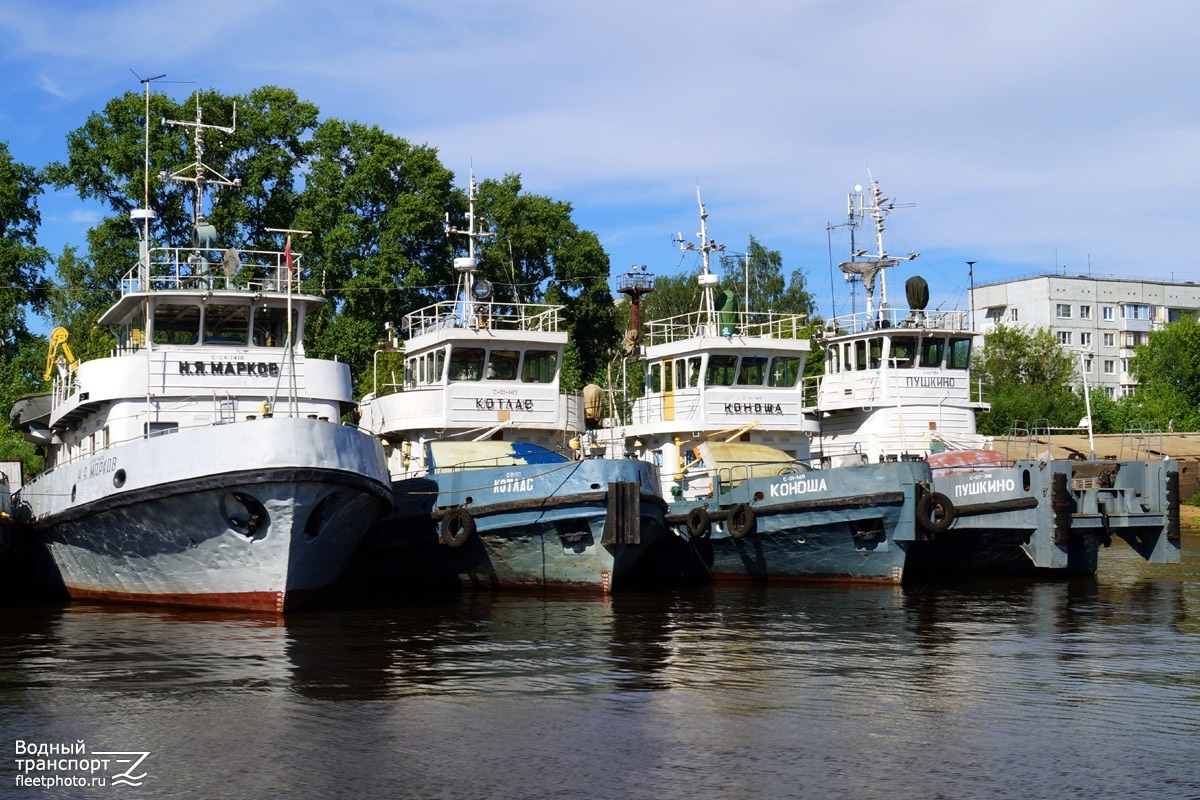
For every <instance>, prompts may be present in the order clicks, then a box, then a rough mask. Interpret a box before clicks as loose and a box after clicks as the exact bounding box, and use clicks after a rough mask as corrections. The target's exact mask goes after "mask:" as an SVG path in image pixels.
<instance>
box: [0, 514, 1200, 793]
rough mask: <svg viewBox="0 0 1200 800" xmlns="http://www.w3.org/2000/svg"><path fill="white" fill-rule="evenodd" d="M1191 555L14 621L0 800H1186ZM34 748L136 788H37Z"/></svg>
mask: <svg viewBox="0 0 1200 800" xmlns="http://www.w3.org/2000/svg"><path fill="white" fill-rule="evenodd" d="M1184 548H1185V553H1184V559H1185V561H1184V564H1183V565H1180V566H1152V565H1146V564H1144V563H1143V562H1142V561H1141V560H1140V559H1138V558H1137V557H1136V556H1135V555H1134V554H1133V553H1132V552H1131V551H1129V550H1128V549H1125V548H1124V547H1123V546H1121V547H1120V549H1118V546H1117V545H1114V547H1113V548H1112V549H1111V550H1108V551H1105V552H1104V553H1102V561H1101V568H1100V576H1099V578H1098V579H1096V580H1094V581H1093V580H1089V581H1074V582H1070V583H1054V582H1050V583H1047V582H1033V583H1030V582H985V583H971V584H960V585H952V586H934V587H920V588H904V589H900V588H892V587H878V588H877V587H872V588H861V587H859V588H847V587H812V588H788V589H783V588H779V589H711V590H704V591H695V592H690V593H683V594H664V595H636V596H617V597H615V598H612V599H607V600H606V599H601V598H598V597H594V596H590V595H572V596H549V597H543V596H541V595H528V594H517V595H490V594H486V595H464V596H462V597H459V598H454V599H450V600H445V601H441V602H437V603H429V604H426V605H423V606H421V607H417V606H408V607H403V608H396V609H386V610H369V611H363V610H354V611H325V612H312V613H300V614H297V615H295V616H289V617H288V618H287V619H286V620H284V621H282V622H281V621H276V620H271V619H264V618H261V617H253V616H239V615H214V614H204V613H185V612H167V611H158V610H140V609H137V608H112V607H110V608H103V607H99V606H90V605H80V604H76V605H71V606H67V607H54V608H38V609H0V796H3V797H198V798H221V797H281V798H282V797H289V798H290V797H297V798H299V797H381V798H383V797H386V798H527V797H528V798H558V797H563V798H567V797H572V798H573V797H587V798H594V797H602V798H625V797H631V798H687V799H688V800H696V799H698V798H743V797H747V798H748V797H772V798H778V797H810V798H825V797H848V798H889V800H891V799H894V798H897V797H900V798H905V797H907V798H933V797H946V798H961V797H1013V798H1063V797H1072V798H1073V797H1085V798H1089V799H1091V798H1109V797H1122V798H1124V797H1129V798H1133V797H1146V798H1151V797H1153V798H1198V797H1200V535H1197V534H1187V535H1185V538H1184ZM17 740H21V741H22V742H27V743H59V742H61V743H74V742H77V741H79V740H83V741H84V742H86V747H87V749H88V751H89V753H95V752H100V751H103V752H112V751H120V752H128V751H143V752H144V751H148V752H149V756H147V757H146V759H145V760H144V761H143V762H142V763H141V766H140V767H139V770H138V771H139V772H140V773H142V774H144V775H145V777H144V779H143V780H142V785H141V786H140V787H127V786H118V787H113V786H111V785H109V786H106V787H104V788H91V787H88V788H78V787H72V788H67V787H60V788H52V789H45V788H36V789H34V788H20V787H17V786H16V785H15V780H16V774H17V765H16V758H17V756H16V755H15V753H14V751H15V747H16V742H17ZM117 771H119V770H109V772H108V773H99V774H103V775H110V774H111V773H113V772H117ZM32 774H55V773H53V772H51V773H37V772H34V773H32ZM61 774H64V775H72V774H76V773H71V772H64V773H61Z"/></svg>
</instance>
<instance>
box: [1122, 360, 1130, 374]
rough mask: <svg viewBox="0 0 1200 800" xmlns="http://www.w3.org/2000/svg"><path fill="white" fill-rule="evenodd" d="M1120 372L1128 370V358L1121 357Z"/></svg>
mask: <svg viewBox="0 0 1200 800" xmlns="http://www.w3.org/2000/svg"><path fill="white" fill-rule="evenodd" d="M1121 372H1129V359H1128V358H1122V359H1121Z"/></svg>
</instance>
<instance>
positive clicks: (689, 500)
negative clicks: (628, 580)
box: [601, 191, 930, 582]
mask: <svg viewBox="0 0 1200 800" xmlns="http://www.w3.org/2000/svg"><path fill="white" fill-rule="evenodd" d="M697 200H698V201H699V200H700V198H699V191H697ZM707 225H708V214H707V212H706V211H705V208H704V204H703V202H700V232H699V234H698V237H699V241H700V243H699V245H698V246H697V245H694V244H689V243H685V242H683V241H682V237H681V241H680V244H681V246H683V249H684V250H690V251H695V252H698V253H699V254H700V256H701V269H700V273H699V276H698V282H699V286H700V307H699V309H698V310H697V311H694V312H690V313H687V314H683V315H680V316H676V317H670V318H667V319H662V320H654V321H651V322H649V323H648V324H647V325H646V329H647V335H646V337H645V347H644V352H643V353H642V358H643V360H644V362H645V368H646V386H645V392H644V394H643V395H642V396H640V397H637V398H636V399H635V400H634V401H633V403H632V407H631V409H630V411H629V413H628V415H627V416H626V417H625V418H624V419H621V420H618V421H615V423H614V424H612V425H611V426H610V427H609V428H608V429H606V430H604V431H602V432H601V440H602V441H607V442H609V443H610V446H611V447H614V448H618V447H619V448H622V449H624V450H625V452H626V453H627V454H628V455H629V456H631V457H634V458H637V459H640V460H642V461H646V462H649V463H653V464H655V465H656V466H658V467H659V469H660V470H661V474H662V490H663V495H664V497H666V498H668V499H669V500H670V503H671V506H670V515H669V516H668V521H669V522H671V523H673V524H675V525H677V526H679V527H680V528H681V529H682V530H684V531H686V534H687V535H688V536H689V537H690V538H691V541H692V544H693V545H694V547H695V550H696V552H697V554H698V555H699V556H700V558H701V560H702V561H703V562H704V563H705V564H706V565H707V566H708V568H709V571H710V573H711V575H712V578H713V580H715V581H720V582H737V581H754V582H762V581H770V582H788V581H810V580H820V579H828V580H865V581H885V582H899V581H900V580H901V579H902V578H903V573H904V564H905V557H906V551H907V548H908V547H909V545H910V544H911V543H913V542H914V541H915V540H916V539H917V537H918V535H919V533H920V531H919V530H918V528H917V524H916V523H917V511H916V509H917V504H918V501H919V500H920V498H921V497H922V496H923V494H924V492H925V486H926V485H927V484H928V482H929V480H930V472H929V467H928V466H927V465H926V464H924V463H919V462H911V461H905V462H902V463H900V462H898V463H884V464H871V465H856V466H852V467H844V468H830V469H821V470H816V469H811V468H810V466H809V465H808V461H809V455H810V454H809V448H810V444H811V442H812V440H813V437H814V435H815V434H816V433H817V430H818V429H817V424H816V421H815V420H813V419H811V418H809V417H807V416H806V415H805V414H804V410H803V397H802V394H801V380H802V377H803V374H804V362H805V358H806V356H807V354H808V351H809V347H810V344H809V340H808V338H807V337H806V334H805V329H806V323H805V320H804V319H803V317H802V315H799V314H780V313H764V312H750V311H747V310H743V309H739V308H738V306H739V302H738V298H737V297H736V295H734V294H733V292H731V291H729V290H726V291H723V292H720V293H718V292H717V285H718V283H719V279H718V276H717V275H716V274H714V273H713V272H712V270H711V268H710V263H709V261H710V256H711V254H712V253H713V252H718V251H720V250H723V249H724V248H723V247H722V246H720V245H717V244H716V243H715V242H714V241H713V240H711V239H709V236H708V227H707ZM618 288H619V290H620V291H622V292H624V293H625V294H628V295H630V297H631V299H632V301H633V310H634V313H633V315H632V317H633V319H632V323H631V324H632V328H633V339H634V344H635V345H636V346H637V347H638V349H641V338H640V337H641V325H640V310H639V305H638V301H639V299H640V297H641V296H642V295H644V294H645V293H646V292H648V291H650V290H651V288H652V287H651V285H650V283H649V280H648V276H646V275H644V274H643V273H639V272H636V271H635V272H632V273H630V275H628V276H626V278H625V281H624V282H623V283H622V284H621V285H619V287H618Z"/></svg>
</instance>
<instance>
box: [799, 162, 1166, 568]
mask: <svg viewBox="0 0 1200 800" xmlns="http://www.w3.org/2000/svg"><path fill="white" fill-rule="evenodd" d="M870 183H871V186H870V194H871V200H870V202H869V203H867V202H866V201H865V200H864V199H863V194H862V193H861V187H856V189H857V192H856V195H857V204H856V203H855V196H851V199H850V202H849V204H848V205H849V216H850V219H849V222H848V225H849V226H850V228H851V232H852V236H851V250H852V251H854V244H853V231H854V229H855V228H856V227H857V225H858V224H859V223H860V222H861V221H862V220H864V219H866V218H867V217H868V216H869V217H870V218H871V220H872V222H873V224H874V228H875V245H876V250H875V252H874V253H873V254H871V255H867V254H866V252H865V251H857V252H854V257H853V259H852V260H851V261H849V262H845V263H843V264H841V269H842V271H843V272H845V273H846V274H847V275H856V276H860V277H861V280H862V284H863V286H864V288H865V289H866V311H865V312H862V313H858V314H852V315H849V316H845V317H836V318H833V319H830V320H828V321H827V323H826V327H825V335H824V337H823V342H824V348H825V374H824V376H822V377H821V378H820V379H819V387H818V388H817V389H816V391H815V392H814V391H809V392H807V393H806V396H808V397H810V398H815V403H813V404H811V405H810V406H809V407H808V408H807V409H806V410H807V411H808V412H809V413H811V414H813V415H814V416H815V417H819V419H820V438H819V439H818V443H817V454H818V455H819V456H820V457H821V458H822V460H823V461H824V462H825V463H828V464H853V463H881V462H888V461H903V460H912V459H919V460H922V461H927V462H928V463H929V464H930V466H931V468H932V470H933V489H934V493H932V494H929V495H927V496H926V499H925V500H924V502H923V505H922V507H921V514H920V523H921V527H922V529H923V531H924V534H923V536H922V537H921V541H920V542H919V544H918V545H917V546H915V547H913V548H912V549H911V550H910V555H909V560H908V564H907V568H906V569H907V574H908V575H910V576H917V575H931V576H939V577H940V576H944V575H948V574H954V573H959V572H1036V571H1064V570H1065V571H1066V573H1069V574H1092V573H1094V572H1095V571H1096V554H1097V551H1098V548H1099V546H1100V544H1102V543H1106V542H1107V541H1108V539H1109V538H1110V536H1112V535H1116V536H1120V537H1122V538H1124V539H1125V540H1126V541H1128V542H1129V544H1130V545H1131V546H1133V547H1134V549H1136V550H1137V551H1138V552H1139V553H1141V554H1142V556H1143V557H1145V558H1147V559H1149V560H1151V561H1155V562H1160V563H1169V562H1177V561H1178V560H1179V497H1178V494H1179V490H1178V462H1174V461H1162V460H1152V459H1150V458H1149V457H1148V456H1147V457H1146V458H1142V459H1138V460H1119V461H1107V460H1104V461H1098V460H1095V459H1094V458H1092V459H1088V460H1083V461H1068V460H1050V459H1049V458H1038V457H1037V456H1036V454H1035V453H1025V454H1024V455H1023V457H1022V458H1021V459H1018V460H1010V459H1009V458H1008V457H1007V455H1006V454H1004V453H1000V452H997V451H996V450H994V449H992V443H991V442H990V441H989V440H987V439H985V437H983V436H980V435H979V434H978V433H977V431H976V427H975V415H976V413H977V412H978V411H981V410H985V409H987V408H988V406H987V404H986V403H984V402H982V401H981V399H980V392H979V391H978V388H977V387H973V386H972V382H971V373H970V365H971V352H972V348H973V345H974V341H975V338H976V336H977V335H978V334H976V333H975V332H974V331H973V330H971V326H970V322H969V319H968V317H967V314H966V313H965V312H963V311H929V310H927V307H926V306H927V304H928V299H929V290H928V286H927V285H926V283H925V281H924V280H922V279H921V278H919V277H912V278H909V279H908V281H907V282H906V287H905V288H906V299H907V301H908V303H907V306H906V307H902V308H893V307H892V306H890V305H889V303H888V295H887V271H888V270H889V269H892V268H894V267H896V266H897V265H898V264H899V263H901V262H902V261H909V260H911V259H913V258H915V257H916V254H915V253H914V254H910V255H908V256H906V257H903V258H897V257H894V256H891V255H889V254H888V253H887V251H886V250H885V249H884V244H883V231H884V219H885V217H886V216H887V214H888V212H889V211H890V210H891V207H892V204H891V203H890V201H888V200H887V198H885V197H883V194H882V192H881V191H880V189H879V186H878V184H877V183H876V182H875V181H874V179H873V178H872V179H871V181H870ZM862 256H866V258H862V259H861V260H859V258H860V257H862ZM877 282H878V285H879V293H878V297H879V302H878V305H876V302H875V300H876V292H875V286H876V283H877Z"/></svg>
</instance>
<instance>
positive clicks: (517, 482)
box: [492, 478, 533, 494]
mask: <svg viewBox="0 0 1200 800" xmlns="http://www.w3.org/2000/svg"><path fill="white" fill-rule="evenodd" d="M492 491H493V492H495V493H496V494H508V493H509V492H532V491H533V478H501V479H500V480H498V481H493V482H492Z"/></svg>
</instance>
